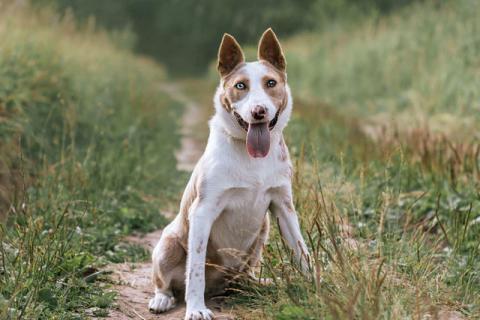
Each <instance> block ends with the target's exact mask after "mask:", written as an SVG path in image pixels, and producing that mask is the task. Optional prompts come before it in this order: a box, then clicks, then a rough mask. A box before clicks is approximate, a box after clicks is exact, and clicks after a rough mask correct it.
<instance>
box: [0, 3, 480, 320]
mask: <svg viewBox="0 0 480 320" xmlns="http://www.w3.org/2000/svg"><path fill="white" fill-rule="evenodd" d="M477 8H478V4H477V3H476V2H474V1H469V0H461V1H446V2H442V3H438V2H430V1H425V2H422V3H419V4H414V5H412V6H409V7H405V8H403V9H401V10H400V11H396V12H394V13H392V14H391V15H389V16H384V17H375V18H365V19H364V21H363V22H361V24H360V25H355V26H354V29H353V27H352V26H346V25H345V26H343V25H338V24H337V25H331V26H330V27H329V28H327V29H326V30H324V31H318V32H310V33H308V34H302V35H298V36H295V37H294V38H292V39H288V40H287V41H285V43H284V44H285V51H286V52H287V54H288V57H287V59H288V61H289V82H290V84H291V85H292V86H293V92H294V94H295V98H296V103H295V107H294V110H295V111H294V115H293V119H292V121H291V123H290V125H289V127H288V128H287V130H286V139H287V142H288V144H289V147H290V151H291V154H292V159H293V162H294V166H295V172H296V174H295V176H294V181H293V182H294V183H293V186H294V193H295V205H296V208H297V210H298V213H299V216H300V219H301V223H302V230H303V231H304V235H305V238H306V239H307V242H308V243H309V247H310V250H311V252H312V258H313V263H314V265H315V266H316V270H315V272H314V271H313V270H312V273H311V275H310V276H309V277H305V276H303V275H302V274H301V273H300V272H299V271H298V270H297V266H296V265H295V263H294V262H293V261H292V259H291V254H290V252H289V250H288V249H287V248H286V247H285V246H284V243H283V242H282V241H281V239H280V237H279V234H278V232H277V231H276V230H274V231H273V232H272V238H271V241H270V243H269V244H268V246H267V247H266V249H265V255H264V261H263V265H262V267H263V268H262V269H263V274H264V275H265V276H269V277H272V278H273V279H274V281H275V283H274V285H271V286H259V285H258V284H256V283H251V282H245V283H240V286H239V287H238V288H237V289H239V291H240V293H239V294H236V295H233V296H232V297H231V302H232V303H235V306H236V312H237V313H238V315H239V316H240V317H243V318H245V319H318V318H322V319H425V318H433V319H436V318H437V319H443V318H445V317H454V316H457V317H460V316H461V317H464V318H472V319H475V318H479V317H480V309H479V306H480V298H479V297H480V261H479V258H478V257H479V250H480V237H479V234H480V223H479V221H480V216H479V212H480V195H479V192H478V190H479V175H480V172H479V171H480V170H479V152H480V151H479V150H480V147H479V141H478V128H477V127H476V124H477V122H478V116H477V115H476V114H477V113H478V112H476V111H478V110H477V109H478V101H479V99H480V96H479V91H478V87H479V85H478V84H479V80H480V78H479V75H480V74H479V72H478V69H479V65H478V58H477V57H478V56H480V55H479V54H480V47H479V46H478V44H479V38H478V37H479V33H478V32H477V31H478V28H479V22H478V19H476V17H475V14H476V11H477V10H475V9H477ZM2 9H5V8H2ZM7 9H8V10H3V11H1V12H2V13H1V14H0V36H1V38H2V47H1V48H0V135H1V137H2V143H1V145H0V159H1V161H0V199H1V200H0V204H1V205H2V206H3V207H4V208H5V210H3V211H2V212H5V213H4V214H3V221H4V222H3V223H2V225H1V229H0V243H1V246H0V250H1V259H0V315H1V317H3V318H21V317H23V318H45V319H51V318H62V319H63V318H66V319H70V318H71V319H74V318H85V317H88V316H92V314H89V313H88V312H94V313H95V314H94V315H95V316H102V315H106V313H107V308H108V306H109V305H110V304H111V302H112V301H113V299H114V296H115V293H113V292H111V291H110V290H109V288H108V285H107V284H106V283H105V282H104V281H99V280H102V279H103V278H104V275H103V274H102V272H101V271H99V270H100V269H99V267H100V266H101V265H103V264H105V263H108V262H121V261H135V260H142V259H145V256H146V253H145V252H144V251H143V250H141V249H139V248H138V247H134V246H131V245H126V244H122V243H121V238H122V237H123V236H124V235H127V234H130V233H132V232H136V231H138V232H145V231H148V230H150V229H153V228H157V227H159V226H162V225H163V224H164V223H165V221H164V220H163V218H162V217H161V216H160V214H159V208H165V207H171V206H176V204H177V202H175V201H172V200H177V197H178V190H179V189H180V187H181V186H183V185H184V183H185V180H186V179H185V178H186V177H185V176H184V175H181V174H179V173H178V172H177V171H176V170H175V159H174V157H173V150H174V148H175V147H176V146H177V145H178V137H177V119H178V118H179V117H178V116H179V115H180V113H181V106H179V105H178V104H177V103H175V102H173V101H172V100H170V99H169V97H168V96H166V95H165V94H164V93H162V91H161V90H160V87H161V85H162V82H163V81H165V79H166V76H165V74H164V72H163V70H162V69H161V67H159V66H158V65H156V64H154V63H152V62H151V61H148V60H147V59H144V58H139V57H136V56H134V55H133V54H132V53H130V51H129V50H128V49H125V48H128V44H129V39H130V37H129V36H128V34H125V35H123V36H122V35H121V34H120V35H117V37H116V38H115V39H112V37H111V36H110V35H108V34H105V33H102V32H99V31H94V29H95V28H94V27H93V26H92V24H89V25H88V24H87V26H86V27H84V28H83V29H79V28H77V27H75V26H74V23H73V22H72V20H71V17H69V16H68V15H67V16H66V18H65V19H64V20H61V21H59V20H58V19H57V18H56V17H55V16H54V15H52V13H51V12H49V11H48V10H46V11H42V10H39V11H38V12H36V13H35V14H32V13H31V12H29V10H28V9H22V8H17V9H12V8H7ZM58 30H62V32H59V31H58ZM119 39H120V40H119ZM122 39H123V40H122ZM122 48H123V49H122ZM250 51H251V50H250ZM213 78H214V77H213V76H211V75H210V76H209V77H206V78H205V79H201V80H199V79H196V80H186V81H183V82H182V85H183V86H184V88H185V89H186V92H187V94H189V95H190V96H192V98H193V99H195V101H198V102H201V103H202V104H204V105H205V106H209V107H210V108H212V107H211V102H210V101H211V95H212V94H213V85H212V79H213ZM215 81H216V76H215ZM211 110H212V109H210V112H205V113H204V114H205V115H207V114H209V113H211ZM200 130H201V128H200ZM7 204H8V205H7ZM273 229H275V228H273ZM86 310H87V311H86ZM88 310H90V311H88ZM92 310H94V311H92Z"/></svg>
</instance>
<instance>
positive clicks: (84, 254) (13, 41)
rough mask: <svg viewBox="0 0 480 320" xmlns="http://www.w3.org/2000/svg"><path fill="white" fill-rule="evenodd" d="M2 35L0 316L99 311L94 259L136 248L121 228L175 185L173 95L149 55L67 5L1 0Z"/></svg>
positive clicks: (148, 225)
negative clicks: (54, 8) (56, 7)
mask: <svg viewBox="0 0 480 320" xmlns="http://www.w3.org/2000/svg"><path fill="white" fill-rule="evenodd" d="M0 38H1V39H2V46H1V47H0V115H1V118H0V119H1V120H0V135H1V139H2V143H1V145H0V158H1V159H2V161H1V171H2V179H1V186H0V187H1V188H2V193H1V194H2V199H1V201H2V207H3V209H4V210H3V212H2V217H3V219H2V220H3V221H2V224H1V226H0V317H1V318H2V319H4V318H12V319H13V318H28V319H31V318H42V319H52V318H62V319H64V318H72V319H73V318H83V317H85V316H87V315H89V316H92V315H96V316H101V315H105V314H106V313H107V311H106V309H105V308H106V307H107V306H108V305H109V304H110V303H111V301H112V300H113V298H114V296H115V294H114V293H112V292H110V291H109V290H108V288H103V287H104V285H105V283H103V284H102V283H99V282H95V279H97V278H98V277H101V276H102V272H101V271H99V267H100V266H101V265H102V264H105V263H106V262H108V261H113V262H120V261H132V260H135V259H143V258H144V257H145V255H146V253H145V252H144V251H143V250H141V249H139V248H136V247H132V246H126V245H122V244H121V243H120V239H121V237H122V236H123V235H125V234H129V233H131V232H133V231H135V230H138V231H148V230H151V229H153V228H156V227H158V226H161V225H162V224H163V223H164V222H165V221H164V219H163V218H162V217H161V215H160V212H159V210H160V208H162V207H165V206H166V205H168V204H169V202H170V200H171V199H172V198H174V197H176V191H177V188H176V187H177V185H178V184H179V182H178V181H177V179H178V178H179V177H178V173H177V171H176V169H175V159H174V156H173V150H174V148H176V147H177V143H178V141H177V140H178V139H177V136H176V132H177V118H178V116H179V114H180V112H181V107H180V106H179V105H178V104H176V103H174V102H173V101H172V100H170V99H169V97H168V96H166V95H165V94H164V93H162V91H161V87H160V86H161V84H162V82H163V81H164V79H165V73H164V72H163V70H162V69H161V68H160V67H159V66H158V65H156V64H155V63H153V62H151V61H149V60H147V59H142V58H137V57H135V56H134V55H133V54H132V53H130V52H129V51H128V50H125V49H122V48H121V47H122V46H118V45H116V43H115V42H114V41H113V40H111V38H110V36H109V35H108V34H106V33H102V32H101V31H96V30H95V28H94V26H93V25H90V26H87V27H85V28H84V29H82V30H79V29H77V28H76V27H75V24H74V22H73V21H72V19H70V18H69V17H68V15H67V16H66V17H65V18H64V19H63V20H60V19H59V18H58V16H56V15H55V14H54V13H52V12H51V11H50V10H48V9H45V10H43V9H42V10H40V9H37V10H36V12H35V13H33V12H32V10H30V9H29V8H28V7H24V6H22V5H21V4H20V5H19V3H18V2H12V3H11V4H5V3H4V4H3V7H2V11H1V13H0ZM182 179H183V177H180V179H179V180H182ZM92 308H93V309H92ZM86 310H87V311H86ZM88 310H90V311H88ZM92 310H93V311H92ZM88 312H90V313H88Z"/></svg>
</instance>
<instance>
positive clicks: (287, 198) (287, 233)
mask: <svg viewBox="0 0 480 320" xmlns="http://www.w3.org/2000/svg"><path fill="white" fill-rule="evenodd" d="M269 209H270V212H271V213H272V214H273V216H274V217H275V218H276V219H277V221H278V226H279V228H280V233H281V235H282V237H283V239H285V241H286V243H287V245H288V246H289V247H290V248H291V249H292V250H293V252H294V254H295V258H296V260H297V262H298V263H299V264H300V267H301V268H302V271H303V272H304V273H305V274H307V271H308V268H309V265H310V254H309V253H308V248H307V246H306V245H305V240H304V239H303V236H302V233H301V231H300V224H299V223H298V216H297V213H296V212H295V208H294V206H293V201H292V189H291V186H285V187H282V188H280V190H279V191H278V193H276V194H275V196H274V197H272V202H271V203H270V207H269Z"/></svg>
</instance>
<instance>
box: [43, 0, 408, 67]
mask: <svg viewBox="0 0 480 320" xmlns="http://www.w3.org/2000/svg"><path fill="white" fill-rule="evenodd" d="M37 2H38V3H39V4H41V5H44V4H50V3H51V4H53V5H55V6H56V8H57V10H58V11H59V12H60V13H65V12H68V11H71V12H72V13H73V14H74V15H75V17H77V18H78V21H79V23H88V22H87V21H88V20H89V19H91V18H93V19H94V20H95V22H96V23H97V24H98V25H99V26H101V27H104V28H106V29H108V30H124V31H127V32H131V34H132V45H133V47H134V48H135V51H136V52H139V53H142V54H146V55H149V56H152V57H154V58H155V59H158V60H159V61H161V62H163V63H164V64H165V65H166V66H167V67H168V70H169V71H170V72H172V73H173V74H180V75H181V74H183V75H184V74H189V73H199V72H203V71H205V68H206V66H207V65H208V64H209V63H210V62H211V61H212V60H213V59H214V57H215V56H216V53H217V48H218V44H219V41H220V39H221V36H222V35H223V33H224V32H227V33H230V34H232V35H235V37H236V38H237V40H238V41H240V42H241V43H243V44H256V43H257V41H258V38H259V35H260V34H261V32H262V30H266V29H267V28H268V27H272V28H273V29H274V30H275V31H276V32H277V33H278V34H279V35H280V36H282V37H286V36H290V35H293V34H295V33H300V32H302V31H320V30H323V29H325V28H331V27H332V26H331V24H339V23H341V24H342V25H345V24H348V25H350V26H352V27H353V26H354V25H355V24H356V23H358V21H359V19H362V18H365V17H372V16H375V17H379V16H382V15H386V14H389V13H391V12H392V11H394V10H396V9H399V8H402V7H403V6H405V5H407V4H410V3H412V2H414V0H398V1H394V0H363V1H354V0H334V1H323V0H299V1H289V0H265V1H253V0H247V1H232V0H228V1H221V0H210V1H194V0H187V1H181V0H167V1H155V0H141V1H135V0H120V1H115V0H106V1H95V0H85V1H83V0H36V1H35V2H34V3H37Z"/></svg>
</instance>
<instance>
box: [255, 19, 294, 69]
mask: <svg viewBox="0 0 480 320" xmlns="http://www.w3.org/2000/svg"><path fill="white" fill-rule="evenodd" d="M258 60H265V61H268V62H270V63H271V64H272V65H273V66H274V67H275V68H277V69H279V70H280V71H285V70H286V68H287V62H286V61H285V56H284V55H283V51H282V47H281V46H280V42H279V41H278V39H277V36H276V35H275V33H274V32H273V30H272V28H268V29H267V30H266V31H265V32H264V33H263V35H262V38H260V42H259V44H258Z"/></svg>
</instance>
